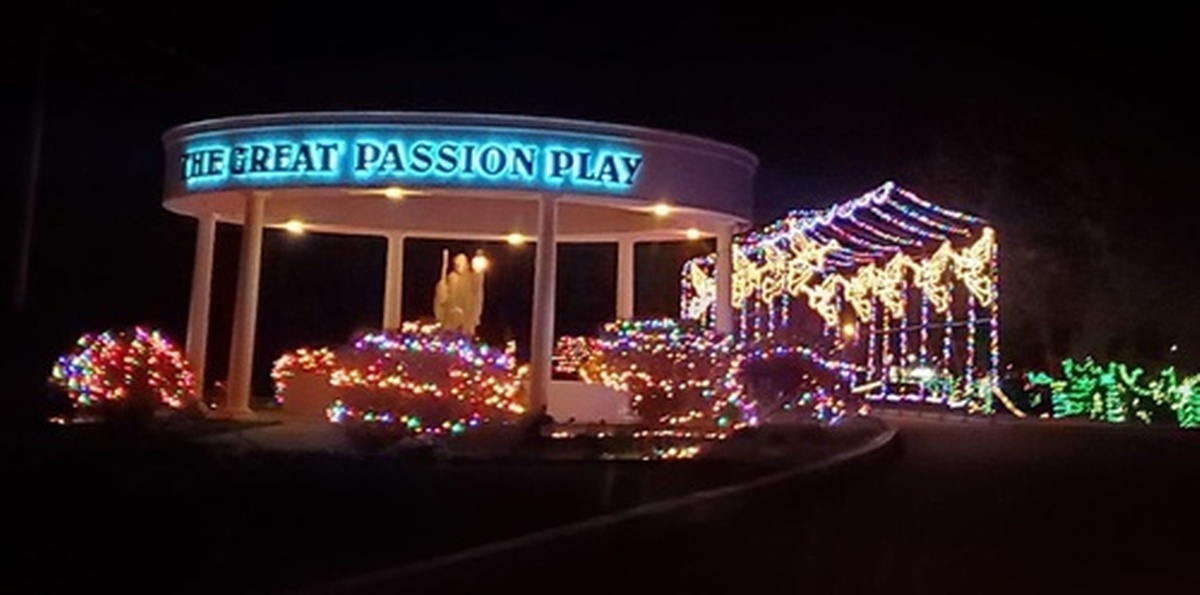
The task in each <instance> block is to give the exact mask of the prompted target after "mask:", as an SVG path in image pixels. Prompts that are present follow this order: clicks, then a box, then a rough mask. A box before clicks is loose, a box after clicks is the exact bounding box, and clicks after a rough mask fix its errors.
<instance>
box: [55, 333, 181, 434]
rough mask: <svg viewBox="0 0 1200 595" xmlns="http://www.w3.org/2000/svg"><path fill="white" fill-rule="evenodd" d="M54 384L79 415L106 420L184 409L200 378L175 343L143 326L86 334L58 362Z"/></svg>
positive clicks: (56, 363)
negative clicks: (156, 411)
mask: <svg viewBox="0 0 1200 595" xmlns="http://www.w3.org/2000/svg"><path fill="white" fill-rule="evenodd" d="M50 382H51V384H52V385H54V386H55V387H57V388H59V389H61V390H63V391H64V392H65V393H66V395H67V397H68V398H69V399H70V402H71V405H72V407H73V409H74V410H75V411H76V412H77V413H83V414H85V415H88V414H94V415H97V416H106V417H107V416H120V415H127V416H134V417H144V416H148V415H151V414H153V412H154V411H155V409H158V408H160V407H169V408H174V409H179V408H182V407H183V406H184V405H185V404H186V403H187V402H188V400H189V399H190V398H191V397H192V395H193V391H194V389H195V376H194V375H193V373H192V370H191V367H190V366H189V365H188V363H187V361H186V360H185V359H184V357H183V354H182V353H181V352H180V350H179V348H178V347H177V346H176V345H175V343H174V342H172V341H171V340H170V339H168V338H167V337H166V336H164V335H163V334H162V333H161V332H159V331H157V330H152V329H147V328H145V327H140V326H138V327H134V328H129V329H121V330H115V331H114V330H110V331H106V332H103V333H99V334H85V335H83V336H82V337H80V338H79V340H78V341H76V342H75V348H74V349H72V350H71V351H70V352H68V353H66V354H64V355H62V356H61V357H59V358H58V360H57V361H56V362H55V364H54V367H53V369H52V370H51V372H50Z"/></svg>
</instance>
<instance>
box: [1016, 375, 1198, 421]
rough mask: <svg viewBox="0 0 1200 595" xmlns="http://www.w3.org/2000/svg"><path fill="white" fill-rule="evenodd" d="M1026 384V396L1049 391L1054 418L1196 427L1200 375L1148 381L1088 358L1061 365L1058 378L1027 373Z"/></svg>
mask: <svg viewBox="0 0 1200 595" xmlns="http://www.w3.org/2000/svg"><path fill="white" fill-rule="evenodd" d="M1027 380H1028V383H1027V389H1028V390H1046V391H1049V393H1050V401H1051V403H1052V407H1053V415H1054V417H1059V418H1061V417H1086V418H1088V419H1092V420H1096V421H1106V422H1109V423H1124V422H1128V421H1135V420H1136V421H1140V422H1143V423H1162V422H1166V423H1174V424H1178V425H1179V426H1181V427H1185V428H1196V427H1200V374H1195V375H1192V376H1187V377H1184V378H1180V376H1179V374H1178V373H1177V372H1176V371H1175V369H1174V368H1166V369H1164V370H1162V371H1160V372H1159V373H1158V375H1157V376H1147V374H1146V372H1145V370H1143V369H1141V368H1137V367H1131V366H1128V365H1126V364H1123V363H1120V362H1108V363H1107V364H1099V363H1096V362H1095V361H1093V360H1092V359H1091V358H1088V359H1085V360H1083V361H1078V362H1077V361H1074V360H1071V359H1068V360H1065V361H1063V363H1062V376H1061V377H1059V378H1055V377H1052V376H1050V375H1049V374H1047V373H1045V372H1031V373H1030V374H1028V376H1027Z"/></svg>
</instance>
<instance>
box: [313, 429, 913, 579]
mask: <svg viewBox="0 0 1200 595" xmlns="http://www.w3.org/2000/svg"><path fill="white" fill-rule="evenodd" d="M876 421H878V420H876ZM878 423H880V424H881V425H883V426H884V427H885V428H886V429H885V430H884V432H883V433H882V434H880V435H878V436H876V437H874V438H872V439H871V440H870V441H868V442H867V443H866V444H863V445H860V446H857V447H855V448H853V449H851V450H848V451H845V452H841V453H838V454H835V455H833V456H830V457H828V458H825V459H822V460H820V461H815V462H812V463H807V464H804V465H800V466H797V467H793V468H791V469H785V470H783V471H779V472H776V473H772V474H771V475H767V476H764V477H760V478H757V479H754V480H751V481H748V482H745V483H740V484H735V485H730V486H722V487H719V488H712V489H708V490H703V491H700V492H695V493H692V494H688V495H686V496H681V497H678V498H673V499H669V500H662V501H658V502H652V503H650V504H643V505H640V506H635V507H632V508H628V509H625V510H621V511H617V512H614V513H611V514H606V515H602V516H597V517H592V518H589V519H585V520H583V521H577V522H574V523H569V524H566V525H560V526H558V527H553V528H550V529H545V530H542V531H537V532H534V533H527V534H525V535H521V536H518V537H514V538H511V539H506V540H502V541H496V542H492V543H488V544H485V545H481V546H475V547H471V548H467V549H465V550H462V551H460V552H457V553H453V554H449V555H445V556H440V557H437V558H431V559H428V560H421V561H417V562H411V563H408V564H403V565H399V566H393V567H390V568H384V569H381V570H376V571H372V572H369V573H366V574H360V575H357V576H352V577H349V578H344V579H340V580H336V581H333V582H329V583H325V584H320V585H316V586H311V587H304V588H300V589H297V590H294V591H291V593H293V594H295V595H314V594H317V593H321V594H350V593H374V592H381V593H382V592H392V591H393V589H390V588H389V586H394V585H396V584H398V583H399V581H406V582H411V581H414V580H423V579H426V578H431V577H432V575H434V574H437V573H447V572H451V573H453V572H455V571H456V568H455V567H456V566H459V565H463V564H467V563H478V564H488V563H495V562H496V560H495V559H496V558H500V557H502V556H504V555H513V554H515V553H517V552H519V551H520V552H521V553H522V555H525V554H526V550H530V549H532V548H535V547H547V546H552V547H553V546H561V545H564V542H566V541H569V540H570V539H573V538H579V537H583V536H588V535H592V536H595V535H596V534H599V533H601V532H603V531H605V530H610V529H614V528H616V527H618V526H622V525H628V524H631V523H636V522H646V521H653V520H654V519H656V518H660V517H665V516H666V515H670V514H674V513H680V512H687V511H689V510H690V509H698V508H701V507H703V506H705V505H712V504H714V503H719V502H720V501H722V500H727V499H731V498H734V497H738V496H747V495H750V494H752V493H756V492H761V491H764V490H766V489H768V488H772V487H776V486H779V485H780V484H783V483H785V482H788V481H791V480H795V479H801V478H804V477H806V476H811V475H817V474H821V473H825V472H829V471H831V470H833V469H835V468H837V467H840V466H843V465H846V464H849V463H853V462H857V461H859V460H865V459H867V458H869V457H870V456H872V455H875V454H877V453H880V452H882V451H883V450H884V449H885V448H887V447H888V446H889V445H891V444H892V443H893V441H894V439H895V437H896V433H897V431H896V429H895V428H893V427H891V426H888V425H887V424H885V423H883V422H882V421H878ZM457 570H458V571H459V572H460V573H461V572H463V569H457ZM467 574H470V573H469V572H468V573H467ZM438 582H441V581H438Z"/></svg>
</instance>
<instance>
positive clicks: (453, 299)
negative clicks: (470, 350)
mask: <svg viewBox="0 0 1200 595" xmlns="http://www.w3.org/2000/svg"><path fill="white" fill-rule="evenodd" d="M449 264H450V251H449V250H442V277H441V279H439V280H438V282H437V286H436V287H435V288H434V292H433V315H434V317H435V318H437V321H438V322H439V323H441V325H442V328H444V329H446V330H451V331H458V332H461V333H466V334H468V335H472V336H474V334H475V329H476V328H477V327H478V326H479V320H480V318H481V317H482V316H483V272H482V271H475V270H473V269H472V267H471V261H470V260H469V259H468V258H467V255H466V254H462V253H459V254H455V255H454V270H447V269H448V267H449Z"/></svg>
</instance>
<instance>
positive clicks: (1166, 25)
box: [0, 0, 1200, 394]
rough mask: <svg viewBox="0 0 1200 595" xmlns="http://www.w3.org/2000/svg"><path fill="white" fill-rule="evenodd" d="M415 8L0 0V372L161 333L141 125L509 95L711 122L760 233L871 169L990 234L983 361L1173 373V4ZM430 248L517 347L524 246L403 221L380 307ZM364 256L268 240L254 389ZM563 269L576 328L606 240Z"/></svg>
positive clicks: (1189, 300) (1185, 255)
mask: <svg viewBox="0 0 1200 595" xmlns="http://www.w3.org/2000/svg"><path fill="white" fill-rule="evenodd" d="M436 6H438V5H436V4H430V3H425V4H420V5H414V4H407V3H390V4H380V5H374V4H351V3H334V4H322V5H320V6H315V5H314V6H312V7H310V6H309V5H307V4H300V3H255V4H250V3H245V2H241V3H226V2H206V3H145V4H142V3H121V2H104V1H78V2H69V1H62V0H60V1H56V2H48V3H39V4H37V5H29V6H22V5H15V4H14V5H6V7H5V8H3V9H0V22H2V23H3V25H2V27H3V29H4V35H3V36H0V44H2V46H0V47H2V50H3V59H4V60H5V67H4V69H3V77H4V86H3V92H2V93H0V126H2V128H0V130H2V134H0V143H2V149H0V150H2V151H3V153H2V155H0V156H2V159H0V184H2V186H0V194H2V195H3V196H4V197H5V198H4V201H3V204H4V211H3V221H4V224H5V229H6V231H5V234H6V237H7V238H8V240H9V241H6V242H5V246H4V249H5V253H4V256H5V258H4V259H3V262H2V263H0V264H2V265H3V267H4V268H3V270H2V272H3V274H4V279H6V280H11V279H13V277H14V270H15V266H14V264H15V262H16V256H15V251H16V246H17V237H18V234H17V233H16V231H17V229H18V228H19V221H20V212H21V205H22V200H23V196H24V191H25V183H26V181H27V178H28V175H27V172H28V170H29V164H30V161H29V147H30V136H31V130H32V128H31V120H32V117H31V114H32V113H33V109H34V107H33V106H34V105H35V103H36V102H35V98H36V97H37V96H38V94H37V93H36V91H35V90H36V88H37V84H36V81H37V80H38V77H37V76H36V73H37V67H36V65H37V64H38V56H39V51H38V47H39V43H38V42H39V40H46V43H45V52H44V53H42V54H41V55H43V56H44V59H45V71H44V72H45V75H46V76H45V85H44V92H43V93H42V94H41V97H42V99H43V101H42V103H41V105H42V107H43V109H44V119H43V120H42V121H43V123H44V128H43V137H42V140H43V142H42V159H41V161H40V172H39V176H38V178H37V180H38V182H37V195H38V201H37V211H36V218H35V227H34V229H35V235H34V243H33V250H32V260H31V268H30V279H29V289H28V300H27V304H26V306H25V307H24V308H23V309H22V310H21V311H20V312H19V313H18V315H17V317H16V318H15V319H13V323H12V324H11V325H9V329H10V333H9V336H10V344H11V345H13V346H14V347H15V351H16V352H17V356H16V357H15V358H10V365H12V366H14V370H13V373H14V374H17V376H18V377H20V378H22V379H25V380H27V381H28V382H31V383H36V382H40V380H41V379H42V378H43V377H44V374H45V373H46V372H48V371H49V368H50V364H51V361H52V359H53V358H54V357H55V356H56V355H57V354H59V353H61V352H62V351H64V350H65V349H66V348H67V347H69V345H70V344H71V342H72V341H73V340H74V338H75V337H77V336H78V335H79V334H80V333H81V332H83V331H87V330H101V329H105V328H111V327H116V326H122V325H128V324H134V323H145V324H151V325H154V326H158V327H161V328H163V329H165V330H166V331H167V332H168V333H169V334H171V335H172V336H174V337H176V338H177V339H178V340H180V341H182V340H183V337H184V330H185V324H186V318H187V305H188V296H189V286H190V282H191V267H192V257H193V249H194V229H195V225H194V222H193V221H192V220H190V219H187V218H184V217H180V216H177V215H173V214H171V213H168V212H167V211H165V210H164V209H163V208H162V206H161V188H160V186H161V176H162V171H163V164H162V149H161V140H160V135H161V134H162V132H163V131H164V130H165V129H167V128H168V127H170V126H173V125H177V124H180V123H184V122H188V121H192V120H197V119H204V118H210V117H219V116H228V115H237V114H250V113H261V112H277V111H287V110H321V109H329V110H349V109H385V110H453V111H473V112H495V113H519V114H528V115H545V116H558V117H569V118H581V119H588V120H598V121H605V122H615V123H624V124H633V125H642V126H648V127H653V128H661V129H667V130H675V131H680V132H686V133H691V134H697V135H701V136H707V137H712V138H715V139H719V140H722V141H727V142H730V143H734V144H737V145H740V146H743V147H745V148H747V149H749V150H750V151H752V152H754V153H755V154H757V155H758V156H759V158H760V160H761V166H760V169H759V175H758V186H757V189H756V203H755V214H756V222H757V223H760V224H762V223H767V222H769V221H770V220H772V219H774V218H776V217H778V216H779V215H781V214H783V213H784V212H786V211H787V210H788V209H791V208H797V207H815V206H824V205H827V204H830V203H832V202H834V201H838V200H843V199H847V198H853V197H856V196H858V195H860V194H861V193H863V192H866V191H868V190H870V189H872V188H874V187H876V186H878V185H879V184H880V183H882V182H884V181H885V180H889V179H891V180H894V181H896V182H897V183H899V184H901V185H902V186H905V187H908V188H910V189H912V190H914V191H916V192H917V193H918V194H920V195H922V196H924V197H926V198H928V199H931V200H933V201H935V202H938V203H940V204H943V205H945V206H948V207H951V208H956V209H961V210H965V211H968V212H972V213H975V214H978V215H981V216H984V217H986V218H988V219H990V220H992V221H993V223H994V224H995V226H996V228H997V230H998V233H999V237H1000V243H1001V261H1002V265H1001V266H1002V281H1001V286H1002V289H1001V291H1002V303H1003V321H1002V332H1003V335H1002V337H1003V339H1002V348H1003V355H1004V360H1005V361H1006V362H1011V363H1014V364H1017V365H1019V366H1039V367H1042V366H1048V365H1051V364H1052V363H1054V362H1056V361H1057V360H1058V359H1059V358H1061V357H1064V356H1075V357H1081V356H1084V355H1088V354H1093V355H1096V356H1099V357H1102V358H1109V357H1113V358H1124V359H1126V360H1131V361H1134V362H1137V363H1142V364H1149V365H1161V364H1165V363H1176V364H1178V365H1181V366H1182V367H1184V368H1185V369H1188V370H1195V369H1196V367H1197V366H1196V359H1197V355H1198V354H1200V350H1198V349H1197V347H1196V344H1195V339H1194V338H1195V337H1196V335H1197V331H1198V330H1200V328H1198V327H1200V324H1198V317H1197V315H1196V313H1195V311H1194V309H1193V296H1194V295H1196V292H1197V289H1198V283H1197V280H1196V277H1195V275H1194V272H1193V271H1194V269H1195V265H1196V255H1197V252H1198V251H1197V240H1196V237H1195V224H1194V223H1193V219H1192V218H1191V217H1190V214H1191V213H1192V212H1193V210H1194V209H1193V208H1192V202H1193V201H1194V200H1195V193H1194V191H1193V184H1192V180H1191V178H1190V175H1191V174H1192V173H1193V171H1194V169H1195V165H1196V164H1197V163H1198V161H1197V157H1198V152H1197V149H1196V144H1195V143H1196V141H1195V139H1196V136H1197V133H1198V132H1200V129H1198V126H1197V119H1196V117H1195V116H1194V112H1193V110H1194V107H1193V106H1195V105H1196V104H1197V99H1198V97H1197V95H1198V93H1197V92H1196V91H1195V90H1194V89H1195V88H1196V85H1195V84H1194V80H1193V79H1194V78H1195V67H1194V62H1195V56H1196V53H1197V52H1196V51H1195V49H1194V44H1195V43H1196V41H1195V40H1196V39H1200V36H1197V33H1200V30H1198V29H1200V27H1198V25H1197V23H1198V21H1197V16H1198V11H1197V10H1196V9H1184V8H1179V9H1170V10H1167V9H1160V10H1158V11H1156V12H1151V11H1145V12H1141V13H1136V14H1131V13H1129V12H1128V7H1126V9H1127V10H1126V11H1123V12H1120V13H1118V12H1112V13H1105V12H1103V11H1098V10H1095V9H1089V10H1088V11H1087V12H1086V13H1076V12H1062V13H1058V14H1049V13H1045V12H1039V13H1035V14H1019V13H1015V12H1011V13H1010V12H980V13H977V14H971V15H965V14H963V15H949V14H944V13H931V14H920V13H918V12H911V13H907V14H904V15H903V16H900V15H873V16H867V15H865V14H864V15H836V14H827V13H820V14H817V13H812V12H809V13H797V12H796V11H795V10H793V8H789V10H788V11H787V12H786V14H785V13H781V12H774V11H770V10H760V11H755V10H750V9H739V10H715V9H708V8H695V7H693V8H689V9H687V10H676V11H671V12H665V11H659V12H655V13H653V14H652V13H650V12H648V9H646V8H644V7H638V6H633V7H630V6H621V5H616V4H613V5H609V4H586V5H578V6H570V7H569V6H568V5H566V4H557V5H547V6H518V5H513V4H495V5H491V6H490V7H489V8H477V7H473V6H469V5H460V4H453V5H446V8H445V10H439V9H436V8H435V7H436ZM417 7H420V8H417ZM238 242H239V234H238V230H237V229H235V228H222V229H221V230H220V233H219V236H218V249H217V259H216V272H215V278H214V295H213V313H212V335H211V337H210V343H209V345H210V352H209V361H210V375H209V379H210V380H213V379H217V378H221V377H223V374H224V368H225V366H226V363H227V361H226V360H227V356H228V354H227V345H228V335H229V326H230V324H231V315H232V299H233V292H234V283H235V273H236V264H237V249H238ZM443 247H449V248H453V249H465V250H474V249H475V248H476V247H483V248H485V249H486V250H487V251H488V252H489V254H491V255H492V256H493V259H494V261H495V263H494V268H493V273H492V275H490V277H489V280H488V287H487V291H488V297H489V301H488V304H487V309H486V312H485V326H484V329H483V332H484V335H485V337H487V338H488V339H489V340H492V341H497V342H499V341H503V340H505V339H508V338H516V339H518V340H519V341H522V342H524V337H525V336H526V335H527V333H528V330H527V328H526V327H527V325H528V323H527V320H528V316H529V303H530V291H529V286H530V284H531V280H532V259H533V246H532V245H527V246H524V247H521V248H512V247H509V246H507V245H504V244H492V245H480V244H475V243H462V244H455V243H446V242H413V241H410V242H409V244H408V249H407V251H406V263H405V271H406V277H407V280H408V283H407V288H406V295H405V298H406V299H405V317H406V318H413V317H415V316H422V315H428V313H429V310H430V306H429V296H430V292H431V291H432V284H433V279H434V276H435V275H436V270H437V267H438V266H439V264H440V251H441V249H442V248H443ZM706 249H707V247H706V246H704V245H703V244H702V243H691V244H680V245H676V246H670V245H647V246H643V247H642V248H641V249H640V250H639V253H638V256H639V264H638V266H639V269H638V285H637V300H638V302H637V306H638V314H639V315H674V314H676V312H677V304H676V302H677V299H678V298H677V287H678V285H677V283H678V282H677V271H678V267H679V264H680V263H681V262H683V260H685V259H686V258H687V257H688V256H690V255H692V254H697V253H701V252H703V251H705V250H706ZM383 261H384V245H383V241H382V240H378V239H365V238H345V237H330V236H320V235H314V234H309V235H306V236H303V237H288V236H285V235H283V234H279V233H276V232H268V233H267V239H266V244H265V251H264V269H263V279H262V282H263V285H262V295H261V300H262V301H261V304H262V306H261V307H260V315H259V316H260V317H259V331H260V332H259V342H258V346H257V361H258V367H257V376H256V380H255V387H256V392H257V393H259V394H265V393H266V392H267V391H268V390H269V387H268V384H267V373H268V372H269V362H270V361H271V360H272V359H273V358H274V357H276V356H277V355H278V354H280V353H281V352H282V351H284V350H286V349H290V348H294V347H297V346H301V345H306V344H329V343H336V342H339V341H341V340H343V339H345V338H346V337H347V336H348V335H349V334H350V333H351V332H353V331H354V330H355V329H356V328H359V327H363V326H372V325H376V324H378V319H379V317H380V311H381V305H380V302H381V298H382V291H383V289H382V286H383ZM560 267H561V268H560V277H559V297H558V299H559V304H560V309H559V318H558V329H559V332H560V333H572V334H573V333H583V332H589V331H591V330H594V329H595V328H596V326H597V325H599V324H600V323H602V322H603V321H604V320H606V319H607V318H608V317H609V316H610V314H611V312H612V310H613V297H612V296H613V289H612V287H613V275H614V272H613V271H614V269H615V248H614V247H613V246H569V247H563V248H562V252H561V257H560ZM9 285H11V282H10V283H6V288H7V287H8V286H9ZM5 297H6V298H7V297H8V296H7V295H6V296H5ZM1173 344H1177V345H1178V351H1176V352H1171V351H1170V349H1169V347H1170V346H1171V345H1173Z"/></svg>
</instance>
